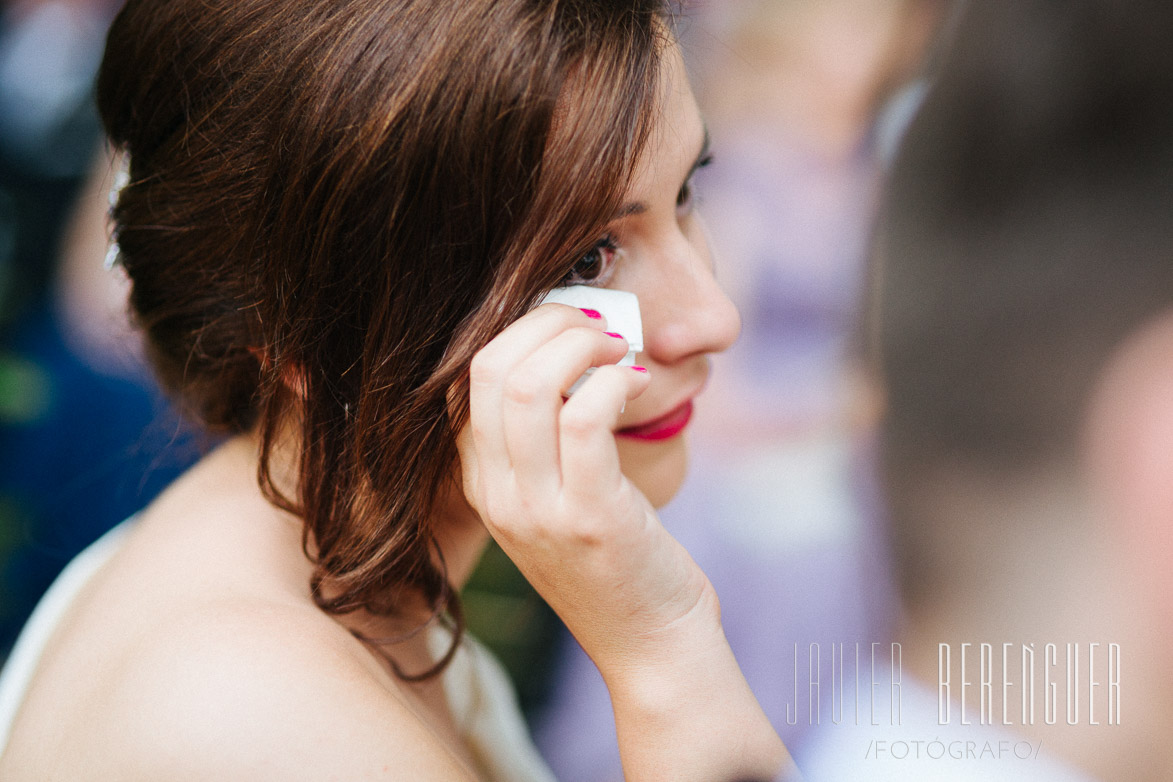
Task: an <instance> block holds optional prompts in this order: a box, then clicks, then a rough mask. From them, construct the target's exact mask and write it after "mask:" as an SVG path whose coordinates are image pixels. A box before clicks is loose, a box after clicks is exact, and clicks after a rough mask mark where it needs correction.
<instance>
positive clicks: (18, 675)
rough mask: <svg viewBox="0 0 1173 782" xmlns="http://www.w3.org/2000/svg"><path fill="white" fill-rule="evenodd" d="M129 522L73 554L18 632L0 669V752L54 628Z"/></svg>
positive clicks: (112, 551)
mask: <svg viewBox="0 0 1173 782" xmlns="http://www.w3.org/2000/svg"><path fill="white" fill-rule="evenodd" d="M131 523H132V520H131V519H128V520H126V521H124V522H122V523H121V524H119V525H118V526H117V527H115V528H114V529H112V530H110V531H109V532H107V533H106V534H105V535H103V536H102V537H100V538H99V539H98V540H97V541H96V542H94V543H92V544H91V545H90V546H89V547H88V548H87V549H86V550H85V551H83V552H82V553H80V554H78V555H77V556H76V557H74V558H73V560H72V561H71V562H70V563H69V564H68V565H66V566H65V569H64V570H62V571H61V573H60V575H58V576H57V578H56V579H55V580H54V581H53V584H52V586H50V587H49V590H48V591H47V592H45V594H44V596H43V597H42V598H41V600H40V602H38V603H37V607H36V608H35V609H34V610H33V613H32V615H31V616H30V617H29V620H28V622H26V623H25V626H24V628H23V629H22V630H21V631H20V635H19V636H18V637H17V639H16V645H15V646H13V647H12V653H11V654H9V655H8V659H7V661H6V662H5V663H4V670H3V671H0V753H3V752H4V749H5V747H7V746H8V736H9V733H10V732H11V731H12V723H13V721H14V720H15V719H16V712H17V711H18V710H19V709H20V704H21V703H22V702H23V701H24V696H25V693H26V692H27V691H28V688H29V684H30V683H31V682H32V679H33V674H34V673H36V670H37V664H38V663H39V662H40V660H41V655H42V654H43V653H44V651H45V647H46V646H47V645H48V643H49V639H50V637H52V635H53V631H54V630H56V629H57V626H58V625H59V624H60V623H61V619H62V618H63V617H64V616H65V613H66V612H67V611H68V610H69V607H70V606H71V605H73V601H74V599H75V598H76V597H77V595H78V593H80V592H81V591H82V589H84V588H85V585H86V584H87V583H89V581H90V579H91V578H93V577H94V574H95V573H97V572H98V571H99V570H101V569H102V566H104V565H105V564H106V563H107V562H109V561H110V559H111V558H112V557H113V556H114V554H115V553H116V552H117V551H118V549H119V548H120V547H121V545H122V540H123V538H124V537H126V534H127V533H128V532H129V531H130V525H131Z"/></svg>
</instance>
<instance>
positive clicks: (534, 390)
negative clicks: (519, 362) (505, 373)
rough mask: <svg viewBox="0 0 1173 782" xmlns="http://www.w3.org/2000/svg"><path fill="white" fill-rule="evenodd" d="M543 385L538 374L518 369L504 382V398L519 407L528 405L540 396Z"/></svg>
mask: <svg viewBox="0 0 1173 782" xmlns="http://www.w3.org/2000/svg"><path fill="white" fill-rule="evenodd" d="M543 387H544V383H543V380H542V378H541V377H540V376H539V375H538V373H536V372H534V371H532V370H528V369H520V370H517V371H515V372H513V373H512V374H511V375H510V376H509V377H508V378H507V379H506V380H505V398H506V399H508V400H509V401H510V402H515V403H517V404H520V405H530V404H533V403H534V402H536V401H537V400H538V398H539V397H540V396H541V394H542V390H543Z"/></svg>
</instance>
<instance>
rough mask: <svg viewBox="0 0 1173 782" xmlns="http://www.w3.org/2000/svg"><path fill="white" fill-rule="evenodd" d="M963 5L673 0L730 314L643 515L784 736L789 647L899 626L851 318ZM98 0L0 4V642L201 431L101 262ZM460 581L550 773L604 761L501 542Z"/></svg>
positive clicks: (595, 727) (590, 689)
mask: <svg viewBox="0 0 1173 782" xmlns="http://www.w3.org/2000/svg"><path fill="white" fill-rule="evenodd" d="M954 5H955V3H954V2H951V0H710V2H698V1H696V0H694V2H691V3H688V4H687V5H686V8H685V10H684V13H683V15H682V19H681V23H680V34H681V38H682V40H683V43H684V49H685V54H686V57H687V58H688V60H689V65H690V69H691V71H692V74H693V78H694V85H695V88H696V90H697V94H698V98H699V100H700V103H701V107H702V110H703V112H704V114H705V116H706V119H707V122H708V125H709V129H710V132H711V135H712V138H713V150H714V154H715V164H714V165H713V166H711V167H710V168H708V169H706V170H705V171H704V172H703V173H702V175H701V179H700V180H699V181H698V184H697V192H698V193H699V195H700V199H701V210H702V213H703V214H704V216H705V217H706V220H707V222H708V226H709V229H710V233H711V235H712V242H713V246H714V249H715V254H716V257H717V263H718V275H719V277H720V279H721V280H722V281H723V283H724V284H725V286H726V287H727V289H728V291H729V292H730V294H731V296H732V298H733V299H734V300H735V302H737V304H738V305H739V307H740V308H741V312H742V317H743V320H744V328H743V333H742V336H741V339H740V341H739V342H738V344H737V345H736V346H735V347H734V348H733V349H732V350H731V351H729V352H728V353H727V354H725V355H723V356H721V357H719V358H718V359H717V360H716V362H715V367H714V370H715V371H714V373H713V380H712V382H711V384H710V387H709V390H708V391H707V393H706V394H705V396H704V397H703V398H702V400H701V404H700V405H699V406H698V412H697V415H696V418H695V423H694V425H693V427H691V437H692V440H693V453H694V463H693V466H692V469H691V476H690V478H689V480H688V482H687V483H686V485H685V487H684V489H683V491H682V493H681V495H680V496H679V497H678V498H677V499H676V500H674V501H673V503H672V504H671V505H669V506H668V507H667V508H666V509H665V510H664V512H663V513H662V518H663V520H664V523H665V524H666V525H667V526H668V528H669V529H670V530H671V531H672V532H673V533H674V534H675V535H676V536H677V537H678V538H679V539H680V540H681V542H682V543H683V544H684V545H685V546H686V547H687V548H688V549H689V551H691V552H692V554H693V556H694V557H695V558H696V559H697V561H698V562H699V563H700V565H701V566H702V568H704V570H705V571H706V572H707V573H708V574H709V577H710V578H711V580H712V581H713V583H714V585H715V586H716V588H717V591H718V594H719V595H720V597H721V601H722V608H723V615H724V619H725V625H726V632H727V634H728V636H729V639H730V642H731V644H732V646H733V649H734V652H735V653H736V654H737V656H738V659H739V661H740V662H741V664H742V667H743V670H744V671H745V673H746V677H747V679H748V680H749V683H750V685H751V686H752V687H753V689H754V691H755V692H756V694H757V696H758V699H759V700H760V701H761V703H762V705H763V707H764V708H765V710H766V712H767V714H768V715H769V716H770V717H771V719H772V720H773V721H774V723H775V725H776V726H777V728H778V730H779V731H780V733H781V734H782V736H783V738H784V739H785V740H786V741H787V743H788V745H789V746H790V747H791V748H792V749H793V750H795V751H796V753H797V754H799V755H801V752H802V742H803V738H804V736H805V734H806V732H807V731H809V729H810V721H809V720H808V719H807V718H806V715H807V712H808V709H809V708H810V706H811V704H809V703H808V702H807V700H806V693H805V691H804V690H803V689H802V688H800V690H799V692H798V697H797V699H795V695H794V687H793V683H792V674H793V671H794V669H795V664H796V661H795V657H796V654H797V655H799V658H798V659H799V660H801V661H802V662H803V664H804V665H805V661H806V659H807V657H806V655H807V650H808V648H809V646H810V644H812V643H821V644H826V645H830V644H831V643H843V644H848V645H850V644H854V643H857V642H858V643H861V644H870V643H872V642H877V641H884V640H885V639H886V638H888V637H889V633H890V630H891V628H890V623H891V621H892V618H893V605H894V603H893V596H892V589H891V586H890V578H889V575H888V566H887V557H886V554H885V551H884V547H883V545H882V542H881V540H882V537H883V530H882V524H883V519H882V517H881V516H880V514H879V511H878V508H877V501H876V498H875V495H874V490H873V483H874V482H873V479H872V476H871V469H870V468H871V458H870V454H871V451H872V444H871V428H872V425H873V422H874V420H875V415H876V407H877V403H876V400H874V399H873V398H872V396H871V394H870V393H869V392H868V390H867V386H866V384H865V383H863V382H862V381H861V379H860V372H859V371H858V369H857V367H856V364H855V361H854V358H853V357H854V355H855V343H854V341H853V340H854V334H855V329H856V326H857V323H856V320H857V318H856V313H857V311H858V305H859V303H860V297H861V295H862V281H863V279H864V274H865V261H866V250H867V243H868V237H869V231H870V227H871V224H872V219H873V216H874V213H875V208H876V196H877V187H878V183H879V182H880V179H881V177H882V175H883V171H884V163H885V159H886V156H887V155H888V154H890V151H891V148H892V146H893V144H894V141H895V138H896V137H897V136H898V134H899V128H900V126H901V118H902V117H903V116H904V115H905V114H907V111H908V107H909V106H911V105H914V104H915V95H916V89H917V83H918V78H919V76H920V75H921V73H922V72H923V69H924V67H925V63H926V60H927V58H929V57H930V56H931V53H932V50H933V47H934V42H935V41H936V40H938V39H939V36H940V35H941V31H942V30H943V29H946V28H947V22H948V20H949V19H950V18H952V14H953V12H954V11H955V9H954V7H953V6H954ZM117 7H118V3H117V2H112V0H5V1H4V2H3V3H2V4H0V657H2V655H3V651H4V650H6V649H7V648H8V646H9V645H10V644H11V642H12V641H13V639H14V638H15V634H16V632H17V631H18V630H19V627H20V625H21V623H22V622H23V620H24V618H25V617H26V616H27V614H28V612H29V611H30V610H31V608H32V606H33V604H34V603H35V601H36V599H37V597H38V596H39V594H40V593H41V592H42V591H43V590H44V589H45V588H46V587H47V586H48V584H49V582H50V581H51V580H52V578H53V576H54V575H55V574H56V572H57V571H58V570H59V569H60V568H61V567H62V566H64V564H65V563H66V562H67V561H68V560H69V559H70V558H71V557H72V556H73V555H74V554H75V553H77V552H78V551H80V550H81V549H82V548H83V547H84V546H85V545H86V544H88V543H89V542H90V541H92V540H93V539H95V538H96V537H98V536H99V535H100V534H101V533H102V532H103V531H104V530H105V529H107V528H109V527H111V526H113V525H114V524H116V523H118V522H119V521H121V520H122V519H124V518H126V517H127V516H129V515H131V514H133V513H134V512H135V510H137V509H138V508H140V507H141V506H142V505H144V504H145V503H147V502H148V501H149V500H150V499H151V498H152V497H153V496H154V495H155V494H156V493H157V492H158V491H159V490H161V488H162V487H163V486H165V485H166V484H167V483H168V482H169V481H170V480H171V479H172V478H173V477H174V476H175V475H177V474H178V472H180V471H181V470H182V469H183V468H184V467H185V466H186V465H187V464H189V463H191V461H193V460H194V459H195V458H196V457H197V455H198V453H199V452H200V449H201V448H204V447H207V446H208V445H209V443H207V442H201V440H200V438H199V437H198V435H196V434H194V433H192V432H190V431H188V430H187V429H186V428H185V427H184V426H183V425H182V424H181V423H180V421H179V420H178V418H177V417H176V416H175V415H174V413H173V412H172V411H171V410H170V408H169V407H168V405H167V403H166V401H165V400H164V399H163V398H162V397H161V396H160V394H159V393H158V392H157V390H156V389H155V387H154V386H153V384H152V382H151V380H150V376H149V372H148V371H147V370H146V369H145V368H144V366H143V363H142V360H141V358H140V351H139V348H138V345H137V342H136V338H135V336H134V334H133V332H132V331H131V329H130V328H129V327H128V325H127V323H126V318H125V311H124V304H123V299H124V297H125V292H126V291H125V280H124V279H123V277H122V275H121V272H120V270H119V269H118V268H117V267H115V268H113V269H109V270H108V269H106V268H105V267H104V263H103V259H104V257H105V255H106V249H107V244H108V234H107V229H106V225H105V214H106V210H107V208H108V202H107V193H108V191H109V187H110V183H111V179H112V175H111V163H110V161H109V160H108V158H107V155H106V151H105V149H104V146H103V141H102V138H101V135H100V130H99V127H98V122H97V118H96V116H95V113H94V109H93V107H92V105H91V84H92V80H93V76H94V72H95V69H96V67H97V64H98V61H99V59H100V57H101V51H102V46H103V41H104V30H105V26H106V25H107V24H108V22H109V20H110V19H111V18H112V16H113V14H114V13H116V11H117ZM465 597H466V613H467V614H468V615H469V617H470V624H471V626H472V629H473V631H474V632H475V633H477V634H478V635H479V636H481V637H482V639H483V640H485V641H486V642H487V643H489V644H490V645H491V646H493V647H494V648H496V649H497V650H498V652H499V654H500V655H501V656H502V658H503V660H504V661H505V663H506V664H507V667H508V668H509V669H510V671H511V672H512V673H513V674H514V676H515V679H516V680H517V682H518V686H519V690H520V693H521V696H522V701H523V705H524V706H525V708H526V710H527V714H528V716H529V717H530V719H531V723H532V725H533V727H534V729H535V732H536V735H537V737H538V740H539V743H540V745H541V747H542V749H543V751H544V752H545V753H546V755H547V757H548V759H549V760H550V762H551V764H552V765H553V767H554V769H555V771H556V772H557V773H558V775H559V778H561V779H563V780H565V782H600V781H601V780H611V779H616V780H617V779H621V775H620V772H619V762H618V755H617V749H616V746H615V735H614V726H613V723H612V718H611V712H610V704H609V701H608V698H607V694H606V690H605V689H604V688H603V685H602V682H601V680H600V679H599V677H598V675H597V673H596V672H595V670H594V668H593V666H591V664H590V663H589V661H588V660H587V659H586V657H585V656H584V655H583V654H582V652H581V650H579V649H578V647H577V645H576V644H575V643H574V642H573V640H572V639H570V638H569V636H567V635H566V634H565V632H564V631H563V630H562V629H561V627H560V625H559V624H558V623H557V621H556V619H555V618H554V617H553V616H552V615H551V613H550V612H549V611H548V609H546V608H545V607H544V606H543V605H542V604H541V602H540V601H539V600H538V599H537V598H536V597H535V596H534V595H533V593H532V592H531V591H530V590H529V589H528V587H527V586H526V585H525V584H524V582H522V581H520V580H519V578H518V577H517V575H516V573H515V572H514V571H513V570H512V569H511V567H510V565H509V563H508V561H507V560H506V559H505V558H504V557H503V556H502V555H500V553H499V552H497V551H491V552H490V553H489V555H488V556H487V557H486V559H485V562H484V564H483V566H482V567H481V569H480V571H479V572H478V574H477V575H476V576H475V577H474V580H473V583H472V584H470V586H469V589H468V591H467V593H466V596H465ZM788 709H790V711H789V712H788ZM795 709H797V715H802V717H803V718H801V719H797V718H796V716H797V715H796V714H795V712H794V710H795ZM791 721H793V722H794V723H795V724H793V725H792V724H790V722H791Z"/></svg>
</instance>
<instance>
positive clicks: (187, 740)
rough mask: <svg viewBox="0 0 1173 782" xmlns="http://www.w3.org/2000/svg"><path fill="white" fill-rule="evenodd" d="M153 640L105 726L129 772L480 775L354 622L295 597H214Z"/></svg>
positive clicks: (183, 775) (119, 680)
mask: <svg viewBox="0 0 1173 782" xmlns="http://www.w3.org/2000/svg"><path fill="white" fill-rule="evenodd" d="M144 641H145V642H144V643H143V644H141V645H139V646H137V647H136V649H135V651H134V652H133V654H131V655H130V656H129V657H128V658H127V660H126V662H125V663H124V664H123V665H121V666H120V669H119V671H118V672H117V674H116V675H115V676H113V677H112V680H111V682H110V684H111V688H110V689H111V691H110V692H108V693H107V694H106V698H103V701H104V708H105V709H106V710H107V714H106V715H105V717H106V719H105V721H104V724H103V725H102V726H101V727H100V728H98V729H97V734H98V735H96V736H94V738H95V739H96V740H98V741H99V742H104V746H105V747H106V749H107V755H106V757H107V758H108V759H109V760H110V761H111V763H112V765H113V766H116V767H117V768H118V769H119V778H123V779H127V780H137V779H142V780H148V779H149V780H157V779H168V780H175V781H176V782H183V780H188V779H190V780H207V779H217V780H225V781H226V782H231V781H232V780H238V779H239V780H250V782H251V781H252V780H258V779H281V780H290V782H297V781H298V780H307V781H308V780H315V782H316V781H317V780H326V779H340V780H368V779H369V780H375V779H377V780H433V779H434V780H462V779H473V778H474V777H473V776H472V775H471V773H470V772H469V770H468V769H467V768H466V767H465V766H464V765H463V764H462V763H461V762H460V760H459V758H458V757H457V755H456V753H454V752H453V751H452V750H451V749H450V748H449V747H448V746H447V745H446V743H445V741H444V740H443V738H442V737H441V736H439V735H438V734H437V733H436V732H435V731H434V730H433V729H432V728H430V727H429V725H428V723H427V721H426V720H425V719H423V718H422V717H421V715H420V714H419V713H418V711H417V710H416V709H414V708H413V706H412V704H411V703H409V699H408V698H406V697H405V696H404V694H403V693H402V692H400V691H398V690H397V688H396V687H395V685H394V684H393V683H388V682H387V681H380V676H379V674H378V671H377V665H376V664H375V663H373V661H369V660H364V659H363V656H362V654H361V647H358V646H357V644H355V643H352V642H350V641H349V637H348V636H347V635H346V634H345V631H340V633H339V634H334V633H332V632H330V631H329V630H328V629H323V625H322V623H321V622H320V621H315V619H314V618H313V617H312V616H309V615H307V614H304V613H303V612H301V611H299V610H298V609H296V608H294V607H287V606H281V605H275V606H265V605H255V604H254V605H248V604H245V605H239V604H235V605H216V604H212V605H209V606H207V607H205V608H203V609H201V610H199V611H196V612H193V613H191V614H189V615H186V616H185V617H184V618H183V619H181V620H179V621H176V622H174V623H172V624H169V625H168V626H166V627H161V628H158V629H157V630H156V631H154V632H152V633H151V634H150V636H149V637H148V638H146V639H144ZM356 649H358V650H359V652H357V653H356V651H355V650H356ZM95 754H96V753H95ZM127 772H128V773H127Z"/></svg>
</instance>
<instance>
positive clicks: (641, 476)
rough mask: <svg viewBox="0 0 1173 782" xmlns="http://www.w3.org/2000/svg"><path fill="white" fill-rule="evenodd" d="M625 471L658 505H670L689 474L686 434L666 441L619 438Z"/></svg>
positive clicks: (620, 462) (654, 504)
mask: <svg viewBox="0 0 1173 782" xmlns="http://www.w3.org/2000/svg"><path fill="white" fill-rule="evenodd" d="M617 445H618V447H619V464H620V466H621V467H622V469H623V474H624V475H626V476H627V478H628V480H630V481H631V482H632V483H633V484H635V487H636V488H637V489H639V490H640V491H642V492H643V493H644V496H645V497H647V498H648V502H650V503H651V504H652V507H654V508H660V507H663V506H664V505H667V504H668V501H669V500H671V499H672V498H673V497H675V496H676V492H678V491H680V486H681V484H683V483H684V476H685V475H686V474H687V473H688V445H687V443H686V442H685V440H684V436H683V435H677V436H676V437H673V438H672V439H670V440H665V441H663V442H640V441H629V440H625V439H624V438H618V442H617Z"/></svg>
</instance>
